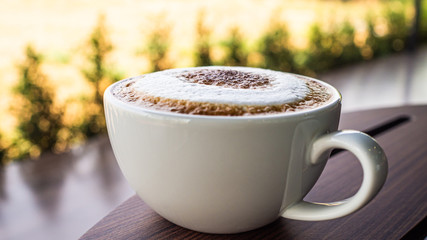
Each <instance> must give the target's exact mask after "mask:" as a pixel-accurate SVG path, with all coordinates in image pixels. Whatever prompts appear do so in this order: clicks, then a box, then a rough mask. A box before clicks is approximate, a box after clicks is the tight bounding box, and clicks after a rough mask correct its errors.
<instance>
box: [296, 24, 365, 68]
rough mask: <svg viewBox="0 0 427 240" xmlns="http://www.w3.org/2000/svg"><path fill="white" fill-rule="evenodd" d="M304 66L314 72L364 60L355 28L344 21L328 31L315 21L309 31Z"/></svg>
mask: <svg viewBox="0 0 427 240" xmlns="http://www.w3.org/2000/svg"><path fill="white" fill-rule="evenodd" d="M305 54H306V55H307V56H306V57H305V59H306V62H304V63H303V65H304V67H306V68H308V69H310V71H312V72H322V71H325V70H328V69H331V68H332V67H338V66H341V65H344V64H349V63H352V62H355V61H360V60H362V55H361V52H360V49H359V47H358V46H356V44H355V29H354V26H353V25H352V24H351V23H350V22H349V21H344V22H343V23H341V24H338V25H337V26H334V27H333V29H332V30H330V31H326V30H324V29H322V27H321V26H320V25H319V24H318V23H315V24H313V25H312V26H311V28H310V31H309V44H308V47H307V49H306V50H305Z"/></svg>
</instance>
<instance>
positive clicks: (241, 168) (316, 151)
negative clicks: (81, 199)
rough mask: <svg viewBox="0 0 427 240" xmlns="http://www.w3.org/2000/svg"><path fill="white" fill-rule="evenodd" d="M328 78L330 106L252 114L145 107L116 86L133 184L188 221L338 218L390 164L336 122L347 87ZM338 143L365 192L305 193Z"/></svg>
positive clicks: (226, 223)
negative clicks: (357, 166) (121, 95)
mask: <svg viewBox="0 0 427 240" xmlns="http://www.w3.org/2000/svg"><path fill="white" fill-rule="evenodd" d="M319 82H320V81H319ZM116 84H117V83H116ZM322 84H323V85H325V86H327V87H328V88H329V89H331V92H332V95H333V96H332V101H330V102H329V103H327V104H325V105H322V106H320V107H317V108H315V109H311V110H305V111H300V112H295V113H284V114H272V115H260V116H247V117H246V116H242V117H226V116H198V115H188V114H177V113H169V112H162V111H156V110H148V109H144V108H140V107H137V106H133V105H131V104H127V103H124V102H122V101H121V100H119V99H117V98H116V97H115V96H113V95H112V93H111V89H112V87H113V86H114V85H112V86H110V87H109V88H108V89H107V90H106V91H105V94H104V103H105V114H106V120H107V127H108V134H109V137H110V140H111V144H112V147H113V150H114V153H115V156H116V158H117V161H118V163H119V166H120V168H121V170H122V172H123V174H124V175H125V177H126V178H127V180H128V181H129V183H130V185H131V186H132V187H133V189H135V191H136V193H137V194H138V195H139V196H140V197H141V199H142V200H143V201H144V202H145V203H147V204H148V205H149V206H150V207H151V208H152V209H153V210H155V211H156V212H157V213H158V214H160V215H161V216H163V217H164V218H166V219H167V220H169V221H171V222H173V223H175V224H177V225H180V226H183V227H185V228H189V229H192V230H196V231H201V232H207V233H237V232H243V231H248V230H252V229H255V228H258V227H261V226H264V225H266V224H268V223H271V222H273V221H274V220H276V219H277V218H279V217H280V216H283V217H286V218H291V219H298V220H309V221H317V220H328V219H333V218H338V217H342V216H345V215H347V214H350V213H352V212H355V211H357V210H358V209H360V208H362V207H363V206H364V205H366V204H367V203H368V202H369V201H370V200H371V199H372V198H373V197H374V196H375V195H376V194H377V193H378V191H379V190H380V188H381V187H382V186H383V184H384V182H385V179H386V176H387V170H388V166H387V159H386V156H385V154H384V152H383V150H382V149H381V147H380V146H379V145H378V144H377V142H376V141H375V140H374V139H373V138H371V137H369V136H368V135H366V134H364V133H361V132H357V131H337V128H338V122H339V118H340V109H341V96H340V94H339V92H338V91H337V90H336V89H335V88H333V87H332V86H330V85H328V84H326V83H322ZM333 148H340V149H346V150H348V151H350V152H352V153H353V154H354V155H355V156H356V157H357V158H358V160H359V161H360V163H361V165H362V169H363V182H362V185H361V187H360V189H359V191H358V192H357V193H356V194H355V195H354V196H352V197H351V198H349V199H345V200H343V201H340V202H333V203H312V202H306V201H304V200H303V198H304V196H305V195H306V194H307V193H308V192H309V191H310V189H311V188H312V187H313V186H314V184H315V183H316V181H317V180H318V178H319V176H320V174H321V172H322V170H323V168H324V166H325V164H326V161H327V159H328V156H329V153H330V150H331V149H333Z"/></svg>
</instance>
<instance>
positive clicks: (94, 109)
mask: <svg viewBox="0 0 427 240" xmlns="http://www.w3.org/2000/svg"><path fill="white" fill-rule="evenodd" d="M87 48H88V52H87V56H86V57H87V60H88V61H87V66H86V67H85V68H84V69H83V70H82V72H83V74H84V76H85V78H86V80H87V82H88V83H89V84H90V87H91V88H92V95H91V96H87V97H82V98H81V101H82V104H83V105H84V107H83V108H82V109H83V116H84V117H83V119H82V122H80V123H79V124H78V125H77V126H75V127H74V129H73V133H74V134H75V135H76V134H77V135H79V134H80V135H83V138H88V137H92V136H95V135H97V134H99V133H103V132H106V126H105V116H104V104H103V95H104V91H105V89H106V87H107V86H109V85H110V84H112V83H113V82H115V81H117V80H119V79H121V78H122V76H121V74H119V73H115V72H114V71H112V69H114V68H113V67H112V66H109V65H108V63H107V58H108V55H109V54H110V53H111V51H112V50H113V45H112V43H111V41H110V39H109V37H108V32H107V28H106V25H105V18H104V16H100V17H99V19H98V24H97V26H96V27H95V29H94V30H93V32H92V34H91V36H90V38H89V41H88V47H87Z"/></svg>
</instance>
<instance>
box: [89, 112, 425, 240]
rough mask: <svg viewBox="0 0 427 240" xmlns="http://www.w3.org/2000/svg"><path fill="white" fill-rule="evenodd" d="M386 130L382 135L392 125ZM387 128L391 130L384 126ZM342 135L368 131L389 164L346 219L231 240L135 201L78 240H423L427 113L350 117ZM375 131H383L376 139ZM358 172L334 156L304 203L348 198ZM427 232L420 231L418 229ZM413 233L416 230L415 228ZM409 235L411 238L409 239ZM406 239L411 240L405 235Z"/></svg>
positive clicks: (281, 225)
mask: <svg viewBox="0 0 427 240" xmlns="http://www.w3.org/2000/svg"><path fill="white" fill-rule="evenodd" d="M398 118H405V119H406V120H405V121H397V123H396V124H394V125H393V124H391V126H388V127H387V128H386V129H384V128H383V129H382V130H381V129H380V128H382V127H383V126H385V125H386V124H387V123H390V122H393V121H394V119H398ZM389 125H390V124H389ZM340 129H357V130H369V131H371V132H373V133H375V134H376V136H375V138H376V139H377V141H378V142H379V143H380V145H381V146H382V147H383V149H384V151H385V153H386V155H387V157H388V160H389V175H388V178H387V181H386V183H385V185H384V187H383V189H382V190H381V191H380V193H379V194H378V195H377V197H376V198H375V199H374V200H373V201H372V202H371V203H369V204H368V205H367V206H366V207H365V208H363V209H362V210H360V211H358V212H356V213H354V214H352V215H350V216H346V217H343V218H339V219H334V220H329V221H319V222H305V221H295V220H289V219H285V218H279V219H278V220H277V221H275V222H273V223H272V224H270V225H268V226H265V227H263V228H260V229H257V230H253V231H250V232H245V233H241V234H232V235H212V234H203V233H198V232H194V231H190V230H187V229H184V228H181V227H179V226H176V225H174V224H172V223H170V222H168V221H167V220H165V219H163V218H162V217H160V216H159V215H157V214H156V213H155V212H154V211H153V210H151V209H150V208H149V207H148V206H147V205H146V204H145V203H144V202H143V201H142V200H141V199H140V198H139V197H137V196H133V197H131V198H130V199H128V200H127V201H126V202H124V203H123V204H121V205H120V206H119V207H118V208H116V209H115V210H114V211H112V212H111V213H110V214H108V215H107V216H106V217H105V218H103V219H102V220H101V221H100V222H98V223H97V224H96V225H95V226H93V227H92V228H91V229H90V230H89V231H87V232H86V233H85V234H84V235H83V236H82V237H81V239H261V238H262V239H401V238H405V235H406V238H408V237H411V238H421V239H423V238H424V237H426V236H427V229H426V228H423V227H422V226H425V220H424V222H423V219H425V218H426V216H427V174H426V173H427V106H412V107H399V108H390V109H381V110H369V111H363V112H356V113H347V114H344V115H343V116H342V119H341V125H340ZM378 129H380V130H381V131H379V130H378ZM361 179H362V170H361V167H360V165H359V163H358V162H357V161H356V160H355V157H354V156H353V155H352V154H350V153H348V152H341V153H338V154H336V155H334V156H333V157H332V158H331V159H330V160H329V162H328V164H327V166H326V168H325V171H324V172H323V173H322V176H321V177H320V180H319V181H318V182H317V183H316V185H315V186H314V188H313V189H312V191H311V192H310V193H309V194H308V195H307V196H306V198H305V199H306V200H311V201H313V200H316V201H333V200H340V199H343V198H345V197H349V196H351V195H352V194H354V193H355V192H356V191H357V189H358V188H359V186H360V183H361ZM422 224H424V225H422ZM417 226H418V227H417ZM411 230H412V231H411ZM409 234H410V235H409Z"/></svg>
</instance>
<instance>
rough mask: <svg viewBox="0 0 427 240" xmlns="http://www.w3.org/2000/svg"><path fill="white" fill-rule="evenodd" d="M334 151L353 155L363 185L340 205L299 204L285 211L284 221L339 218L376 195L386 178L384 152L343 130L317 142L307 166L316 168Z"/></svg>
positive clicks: (367, 138) (357, 134) (361, 135)
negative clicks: (359, 170)
mask: <svg viewBox="0 0 427 240" xmlns="http://www.w3.org/2000/svg"><path fill="white" fill-rule="evenodd" d="M333 148H339V149H345V150H348V151H350V152H352V153H353V154H354V155H355V156H356V157H357V159H358V160H359V162H360V164H361V165H362V169H363V181H362V185H361V186H360V189H359V190H358V191H357V193H356V194H355V195H354V196H352V197H350V198H348V199H345V200H343V201H339V202H330V203H317V202H306V201H303V200H301V201H299V202H297V203H295V204H293V205H291V206H290V207H289V208H287V209H286V210H285V212H284V213H283V214H282V216H283V217H285V218H290V219H296V220H306V221H320V220H329V219H334V218H339V217H343V216H346V215H348V214H350V213H353V212H355V211H357V210H359V209H360V208H362V207H363V206H365V205H366V204H367V203H368V202H369V201H370V200H372V198H374V197H375V195H377V193H378V192H379V190H380V189H381V187H382V186H383V185H384V182H385V180H386V177H387V172H388V164H387V158H386V156H385V154H384V151H383V150H382V148H381V147H380V145H378V143H377V142H376V141H375V140H374V139H373V138H372V137H370V136H368V135H367V134H365V133H362V132H358V131H353V130H345V131H337V132H333V133H329V134H326V135H323V136H321V137H320V138H318V139H316V140H315V141H314V143H313V145H312V151H311V155H310V158H309V160H310V164H313V165H315V164H318V163H319V162H320V161H321V160H320V156H321V155H322V154H323V153H325V152H326V151H327V150H331V149H333Z"/></svg>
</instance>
